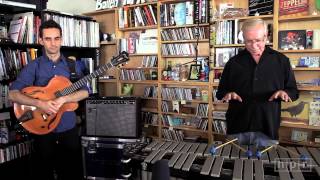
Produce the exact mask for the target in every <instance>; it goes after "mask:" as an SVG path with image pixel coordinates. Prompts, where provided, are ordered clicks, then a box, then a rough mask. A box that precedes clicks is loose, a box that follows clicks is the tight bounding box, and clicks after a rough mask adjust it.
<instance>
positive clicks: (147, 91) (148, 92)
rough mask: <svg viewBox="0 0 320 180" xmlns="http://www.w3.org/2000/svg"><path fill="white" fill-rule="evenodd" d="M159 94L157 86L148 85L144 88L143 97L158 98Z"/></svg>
mask: <svg viewBox="0 0 320 180" xmlns="http://www.w3.org/2000/svg"><path fill="white" fill-rule="evenodd" d="M157 96H158V87H157V86H148V87H145V88H144V93H143V97H145V98H148V97H151V98H157Z"/></svg>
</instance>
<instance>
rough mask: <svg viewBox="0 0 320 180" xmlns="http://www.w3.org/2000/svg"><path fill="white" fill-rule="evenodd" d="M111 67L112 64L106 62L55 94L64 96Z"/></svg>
mask: <svg viewBox="0 0 320 180" xmlns="http://www.w3.org/2000/svg"><path fill="white" fill-rule="evenodd" d="M111 67H113V65H112V64H111V63H107V64H105V65H103V66H101V67H99V68H98V69H97V70H95V71H94V72H93V73H91V74H88V75H86V76H85V77H83V78H81V79H80V80H78V81H77V82H75V83H73V84H72V85H71V86H69V87H67V88H65V89H63V90H62V91H59V94H58V95H57V97H59V96H66V95H68V94H71V93H73V92H75V91H76V90H78V89H80V88H81V87H83V86H84V85H86V84H87V82H89V81H90V80H92V79H93V78H96V77H98V76H100V75H102V74H103V73H104V72H106V71H107V70H108V69H110V68H111Z"/></svg>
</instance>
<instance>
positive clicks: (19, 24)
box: [8, 12, 41, 44]
mask: <svg viewBox="0 0 320 180" xmlns="http://www.w3.org/2000/svg"><path fill="white" fill-rule="evenodd" d="M40 24H41V19H40V17H39V16H34V14H33V12H26V13H18V14H14V15H13V17H12V20H11V21H10V26H9V32H8V36H9V38H10V39H11V40H12V41H13V42H15V43H26V44H37V43H39V27H40Z"/></svg>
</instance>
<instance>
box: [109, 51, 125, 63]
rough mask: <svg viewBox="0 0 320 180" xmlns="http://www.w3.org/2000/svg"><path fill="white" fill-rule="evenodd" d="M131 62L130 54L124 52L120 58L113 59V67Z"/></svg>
mask: <svg viewBox="0 0 320 180" xmlns="http://www.w3.org/2000/svg"><path fill="white" fill-rule="evenodd" d="M127 61H129V54H128V53H127V52H125V51H122V52H121V53H120V54H119V55H118V56H116V57H113V58H112V59H111V62H110V63H111V64H112V66H117V65H119V64H122V63H125V62H127Z"/></svg>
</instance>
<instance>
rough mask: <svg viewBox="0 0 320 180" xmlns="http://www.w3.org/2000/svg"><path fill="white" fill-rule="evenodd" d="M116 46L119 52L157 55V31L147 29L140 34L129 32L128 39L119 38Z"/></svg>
mask: <svg viewBox="0 0 320 180" xmlns="http://www.w3.org/2000/svg"><path fill="white" fill-rule="evenodd" d="M118 45H119V49H120V51H126V52H128V53H129V54H134V53H137V54H139V53H150V54H157V53H158V31H157V29H147V30H145V31H144V32H142V33H140V34H138V33H136V32H131V33H130V34H129V37H128V38H121V39H120V40H119V43H118Z"/></svg>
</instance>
